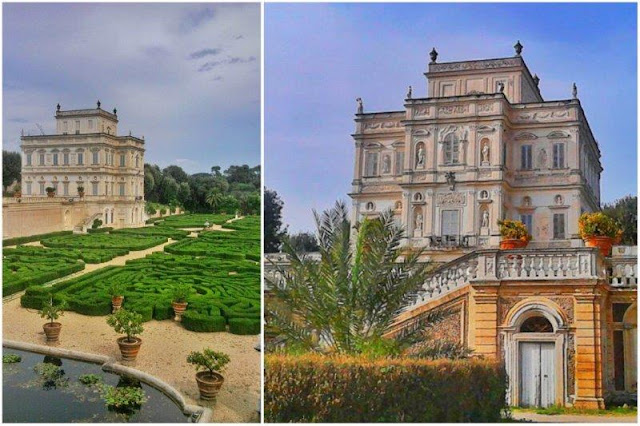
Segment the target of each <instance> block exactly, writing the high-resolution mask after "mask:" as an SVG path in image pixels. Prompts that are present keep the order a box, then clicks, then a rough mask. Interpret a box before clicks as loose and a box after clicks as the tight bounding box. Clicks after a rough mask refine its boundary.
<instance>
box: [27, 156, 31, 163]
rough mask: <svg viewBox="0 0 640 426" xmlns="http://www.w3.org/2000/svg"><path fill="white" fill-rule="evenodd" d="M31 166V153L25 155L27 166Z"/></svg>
mask: <svg viewBox="0 0 640 426" xmlns="http://www.w3.org/2000/svg"><path fill="white" fill-rule="evenodd" d="M30 165H31V153H29V154H27V166H30Z"/></svg>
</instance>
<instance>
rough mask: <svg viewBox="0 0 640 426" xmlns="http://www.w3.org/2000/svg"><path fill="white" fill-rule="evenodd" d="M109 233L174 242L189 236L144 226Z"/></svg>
mask: <svg viewBox="0 0 640 426" xmlns="http://www.w3.org/2000/svg"><path fill="white" fill-rule="evenodd" d="M109 233H110V234H123V235H142V236H148V235H158V236H161V237H168V238H171V239H172V240H176V241H177V240H181V239H183V238H186V237H187V236H188V235H189V232H188V231H183V230H181V229H174V228H169V227H162V226H145V227H144V228H123V229H116V230H114V231H111V232H109Z"/></svg>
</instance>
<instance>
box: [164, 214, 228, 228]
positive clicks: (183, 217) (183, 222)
mask: <svg viewBox="0 0 640 426" xmlns="http://www.w3.org/2000/svg"><path fill="white" fill-rule="evenodd" d="M229 219H233V216H232V215H228V214H213V213H212V214H179V215H175V216H169V217H166V218H164V221H162V223H161V224H159V225H160V226H163V227H164V226H168V227H171V228H204V224H205V222H209V224H210V225H213V224H215V225H222V224H223V223H225V222H226V221H227V220H229ZM156 225H158V224H156Z"/></svg>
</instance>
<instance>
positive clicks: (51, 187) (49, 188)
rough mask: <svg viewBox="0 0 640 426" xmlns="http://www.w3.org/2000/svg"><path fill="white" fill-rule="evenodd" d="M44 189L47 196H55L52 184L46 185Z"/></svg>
mask: <svg viewBox="0 0 640 426" xmlns="http://www.w3.org/2000/svg"><path fill="white" fill-rule="evenodd" d="M45 190H46V191H47V197H49V198H53V197H55V196H56V189H55V188H54V187H53V186H47V187H46V188H45Z"/></svg>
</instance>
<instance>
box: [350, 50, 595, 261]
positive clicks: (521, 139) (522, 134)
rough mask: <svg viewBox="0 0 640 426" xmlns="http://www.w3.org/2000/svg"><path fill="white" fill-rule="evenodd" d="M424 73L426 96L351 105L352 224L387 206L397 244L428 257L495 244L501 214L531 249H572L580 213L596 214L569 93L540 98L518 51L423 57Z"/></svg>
mask: <svg viewBox="0 0 640 426" xmlns="http://www.w3.org/2000/svg"><path fill="white" fill-rule="evenodd" d="M425 75H426V77H427V80H428V97H427V98H411V97H410V96H411V91H410V92H409V93H408V97H407V99H405V100H404V109H403V110H401V111H392V112H374V113H364V112H363V111H362V109H361V108H359V111H358V114H357V115H356V119H355V121H356V130H355V133H354V135H353V138H354V139H355V147H356V158H355V170H354V180H353V183H352V185H353V186H352V192H351V194H350V196H351V197H352V199H353V214H354V219H355V220H358V219H360V218H361V217H363V216H366V215H369V214H371V215H375V214H378V213H379V212H381V211H383V210H385V209H388V208H392V209H394V211H395V212H396V214H397V216H398V220H399V221H401V223H402V225H403V227H404V228H405V231H406V235H407V237H408V240H407V244H409V245H413V246H422V247H430V248H434V249H435V248H438V249H441V248H448V249H451V248H455V249H460V248H463V249H464V248H465V247H469V248H471V247H495V246H497V244H498V242H499V231H498V224H497V221H498V219H502V218H509V219H518V220H523V222H525V223H526V224H527V225H528V226H530V232H531V233H532V235H533V240H532V242H531V245H532V246H533V247H536V246H540V247H545V246H551V247H553V246H570V245H572V242H571V240H572V239H577V234H578V217H579V216H580V214H581V213H582V212H585V211H595V210H598V209H599V206H600V173H601V171H602V166H601V164H600V151H599V148H598V144H597V142H596V140H595V138H594V136H593V134H592V133H591V129H590V127H589V123H588V122H587V119H586V117H585V113H584V111H583V110H582V107H581V105H580V101H579V100H578V99H577V97H576V96H575V94H574V97H573V99H566V100H559V101H544V100H543V99H542V96H541V94H540V91H539V89H538V86H537V82H538V81H539V80H538V78H537V76H536V77H532V76H531V74H530V72H529V70H528V68H527V66H526V64H525V62H524V60H523V59H522V57H520V56H519V55H517V56H515V57H511V58H503V59H490V60H481V61H468V62H452V63H436V62H434V61H432V63H430V64H429V71H428V72H427V73H425ZM568 89H569V88H568ZM568 92H569V90H568ZM360 106H361V105H360ZM576 244H579V243H578V242H577V241H576V242H575V243H574V244H573V245H576Z"/></svg>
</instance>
